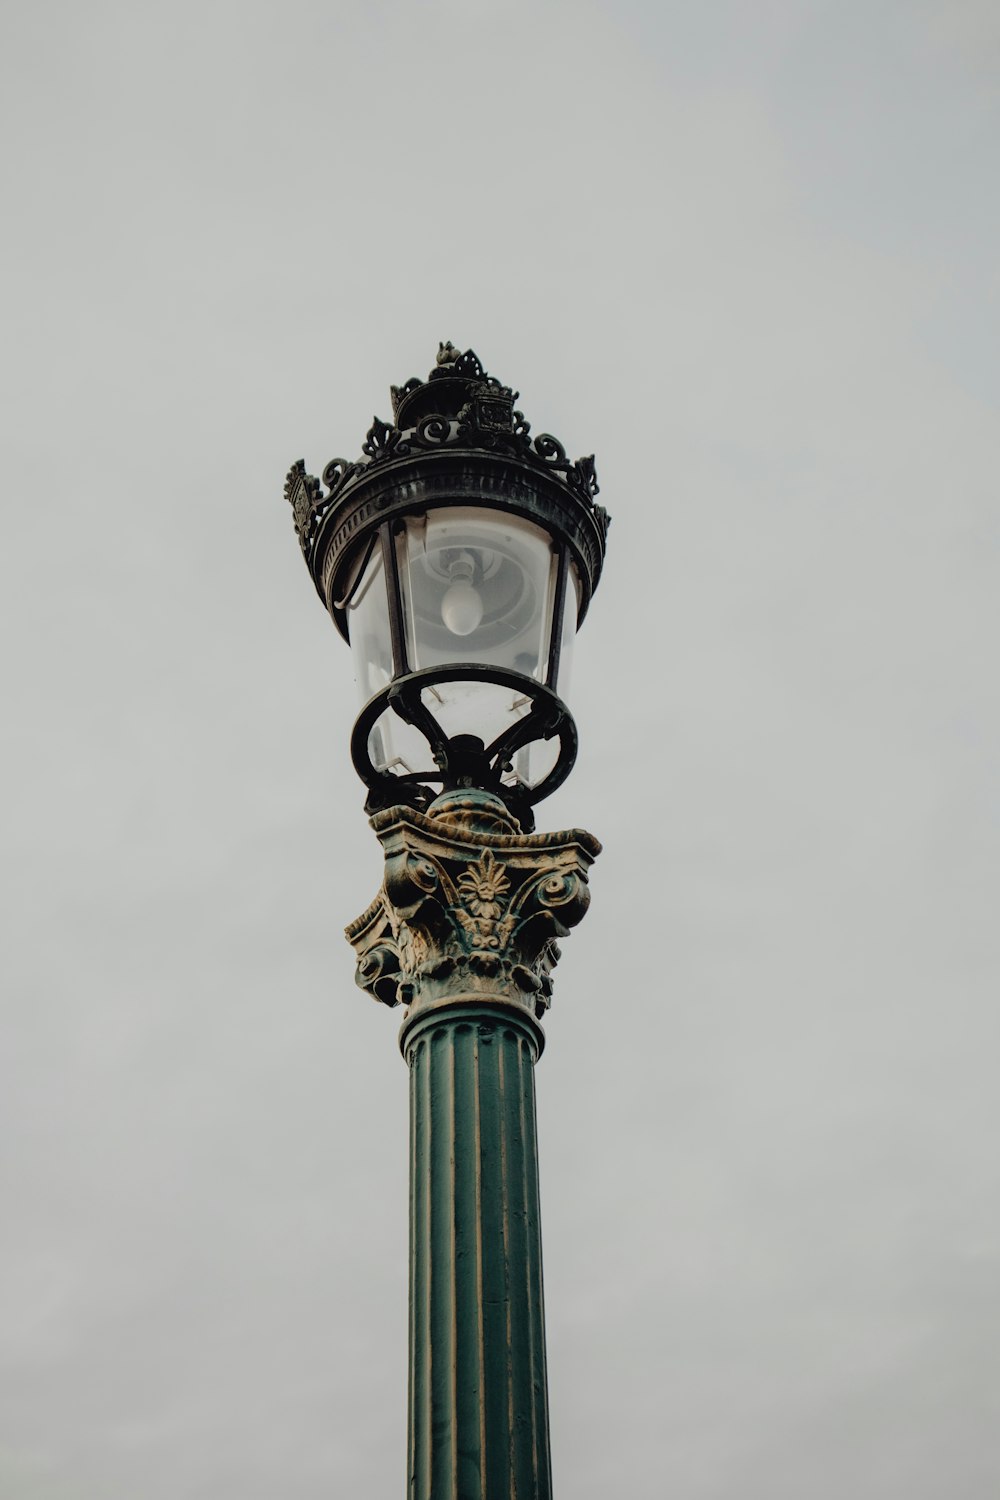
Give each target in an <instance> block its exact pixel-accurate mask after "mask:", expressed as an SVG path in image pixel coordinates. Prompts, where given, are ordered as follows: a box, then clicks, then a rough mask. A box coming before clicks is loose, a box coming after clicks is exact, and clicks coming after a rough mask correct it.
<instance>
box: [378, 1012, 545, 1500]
mask: <svg viewBox="0 0 1000 1500" xmlns="http://www.w3.org/2000/svg"><path fill="white" fill-rule="evenodd" d="M541 1043H542V1038H541V1032H540V1030H539V1028H538V1026H537V1024H536V1023H535V1022H534V1020H533V1019H532V1018H531V1017H530V1016H529V1015H528V1014H526V1013H525V1012H523V1011H521V1012H519V1011H517V1010H515V1009H514V1008H512V1007H506V1006H502V1005H496V1004H490V1003H488V1002H485V1003H484V1002H481V1001H476V1000H472V999H470V1000H469V1001H468V1002H466V1003H462V1002H459V1003H457V1004H454V1005H451V1006H447V1007H445V1008H442V1009H440V1010H434V1011H430V1012H424V1013H422V1014H417V1015H415V1016H414V1017H413V1019H412V1020H411V1022H410V1023H409V1024H408V1025H406V1026H405V1027H404V1030H403V1035H402V1037H401V1046H402V1048H403V1054H404V1056H405V1058H406V1060H407V1063H408V1065H409V1070H410V1150H411V1155H410V1379H409V1432H408V1462H409V1483H408V1492H407V1493H408V1500H550V1497H551V1493H552V1487H551V1478H550V1465H549V1423H548V1391H547V1383H546V1373H545V1321H544V1308H543V1302H542V1247H541V1225H540V1213H539V1197H538V1152H537V1142H536V1128H535V1087H534V1063H535V1060H536V1058H537V1056H538V1054H539V1051H540V1050H541Z"/></svg>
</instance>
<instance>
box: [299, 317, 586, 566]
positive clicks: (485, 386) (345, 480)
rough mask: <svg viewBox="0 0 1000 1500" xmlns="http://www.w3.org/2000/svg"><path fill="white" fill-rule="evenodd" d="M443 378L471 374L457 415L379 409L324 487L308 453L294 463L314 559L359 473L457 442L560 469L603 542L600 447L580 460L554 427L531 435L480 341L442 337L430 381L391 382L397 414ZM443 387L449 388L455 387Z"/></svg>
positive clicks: (330, 468) (328, 472) (305, 537)
mask: <svg viewBox="0 0 1000 1500" xmlns="http://www.w3.org/2000/svg"><path fill="white" fill-rule="evenodd" d="M442 379H445V380H448V381H450V382H451V384H452V386H453V385H454V384H455V382H456V381H458V380H462V381H464V382H466V386H465V392H464V393H463V394H462V397H461V399H462V402H463V404H462V405H461V408H460V409H458V410H456V408H455V407H452V408H451V411H452V413H453V414H451V415H449V414H448V411H447V410H445V411H438V412H435V413H432V414H429V415H424V416H422V417H421V418H420V420H419V421H418V422H417V423H416V425H415V426H414V427H412V428H409V427H408V428H400V427H397V426H395V424H394V423H390V422H383V421H382V420H381V419H380V418H379V417H375V418H374V419H373V421H372V425H371V427H369V429H368V432H367V434H366V436H365V441H364V444H363V445H362V453H363V457H362V458H361V459H360V461H358V462H355V463H352V462H349V461H348V460H347V459H343V458H334V459H331V460H330V462H329V463H328V464H327V466H326V468H325V469H324V470H323V482H324V484H325V485H326V486H327V493H326V494H325V495H324V494H323V492H322V489H321V487H320V483H319V480H317V479H315V478H313V477H312V475H309V474H306V472H305V465H304V463H303V461H302V460H299V461H298V463H297V464H295V465H293V468H292V470H291V471H290V473H289V476H288V479H287V481H286V484H285V495H286V497H287V498H288V499H289V501H290V502H291V505H292V515H293V519H294V522H295V529H296V531H297V532H298V536H299V541H300V542H301V544H302V550H303V552H304V553H305V556H306V559H307V561H308V560H309V558H310V557H311V555H312V551H313V544H314V541H315V538H316V534H317V532H318V529H319V522H320V521H321V520H322V517H323V515H324V514H325V513H326V511H327V510H328V509H329V507H330V505H331V504H332V502H333V501H334V500H335V499H337V498H338V496H339V495H340V494H341V493H342V491H343V490H345V489H346V488H347V487H348V486H350V484H351V483H352V481H354V480H355V479H357V478H359V477H360V476H361V475H363V474H365V473H367V472H369V471H370V470H371V468H372V467H373V466H374V465H380V464H383V463H387V462H389V461H391V460H393V459H401V458H407V457H412V456H413V454H414V453H419V452H420V451H439V450H441V449H443V448H445V447H449V446H452V445H453V446H455V447H459V448H461V447H466V448H473V449H480V450H484V451H491V452H495V453H507V454H510V455H511V456H513V457H516V458H519V459H521V460H522V461H526V462H528V463H530V464H533V465H535V466H537V467H539V468H541V469H543V470H545V471H546V472H548V473H550V474H555V475H558V477H559V478H560V479H561V480H562V482H563V483H564V484H565V485H566V486H567V488H568V489H570V490H571V491H572V492H573V494H574V495H575V496H576V497H577V498H578V499H579V500H581V501H582V503H583V505H584V506H585V507H586V509H587V510H588V511H589V512H590V513H591V515H592V516H593V518H594V521H595V523H596V525H597V528H598V530H599V532H600V534H601V540H602V542H603V540H604V538H605V537H606V535H607V529H608V520H609V518H608V513H607V511H606V510H605V509H604V507H603V506H600V505H597V504H596V503H595V497H596V496H597V494H598V493H599V490H600V486H599V485H598V483H597V472H596V469H595V467H594V458H593V455H590V456H588V457H586V458H579V459H577V460H576V461H575V462H574V461H573V460H571V459H569V458H568V457H567V456H566V450H565V448H564V447H563V445H562V443H560V441H559V439H558V438H555V437H553V436H552V434H551V433H548V432H541V433H539V434H538V435H537V437H535V438H532V436H531V425H530V423H529V422H528V421H527V420H526V419H525V417H524V414H523V412H520V411H516V410H515V409H514V402H515V401H516V400H517V399H518V392H517V391H515V390H512V389H511V387H510V386H506V385H503V384H501V382H500V381H499V380H498V379H497V378H496V377H495V376H493V375H487V374H486V372H485V371H484V369H483V366H482V362H481V361H480V359H479V357H478V355H477V354H476V353H475V351H474V350H473V349H466V351H465V352H464V354H463V353H460V352H459V351H458V349H456V348H455V346H454V344H450V343H447V344H441V345H440V347H439V349H438V355H437V364H436V367H435V369H434V370H432V372H431V374H430V376H429V377H428V381H426V382H425V381H422V380H420V379H418V378H417V377H416V376H414V377H413V378H412V379H410V380H407V381H405V382H404V384H403V385H401V386H393V387H392V388H391V395H392V408H393V416H394V417H396V416H397V415H398V413H399V410H400V407H401V405H402V403H403V401H404V399H405V398H406V397H407V396H409V395H411V394H412V393H413V392H414V391H416V390H418V389H419V388H420V387H422V386H424V385H426V384H430V385H431V386H433V383H434V382H435V381H438V380H442ZM441 389H442V391H444V390H447V389H448V387H447V385H446V386H443V387H441ZM460 389H461V388H460ZM443 399H444V398H443ZM444 404H445V406H447V402H446V401H445V402H444Z"/></svg>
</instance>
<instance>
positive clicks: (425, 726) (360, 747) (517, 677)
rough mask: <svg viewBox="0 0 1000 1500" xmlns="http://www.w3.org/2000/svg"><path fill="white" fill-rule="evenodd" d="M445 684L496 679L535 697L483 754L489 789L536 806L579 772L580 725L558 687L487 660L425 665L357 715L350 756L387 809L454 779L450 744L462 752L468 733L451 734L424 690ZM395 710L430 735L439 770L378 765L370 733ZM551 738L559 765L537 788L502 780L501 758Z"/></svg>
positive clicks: (398, 679)
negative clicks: (432, 784) (400, 771)
mask: <svg viewBox="0 0 1000 1500" xmlns="http://www.w3.org/2000/svg"><path fill="white" fill-rule="evenodd" d="M444 682H491V683H495V684H496V685H497V686H499V687H508V688H512V689H514V690H515V691H516V692H519V693H522V694H523V695H524V696H525V697H526V698H529V699H530V700H531V705H532V706H531V710H530V712H529V713H527V714H526V715H525V716H524V717H523V718H521V719H518V720H517V721H516V723H515V724H512V725H511V727H510V729H509V730H507V731H506V732H505V733H504V734H502V735H499V736H498V737H497V739H495V740H494V741H493V743H492V744H491V745H486V746H484V747H483V755H484V757H485V758H486V759H487V760H488V762H489V773H488V781H489V785H488V786H486V787H484V788H483V790H485V791H495V792H498V793H499V794H500V796H502V797H504V798H505V799H507V800H513V801H516V802H518V803H520V804H521V805H524V806H528V807H532V806H534V804H535V803H536V802H541V800H542V799H543V797H548V796H549V795H550V793H552V792H554V791H555V790H556V788H557V787H559V786H561V785H562V783H563V782H564V781H565V780H566V777H567V776H568V775H569V773H570V771H571V770H572V769H573V764H574V762H575V761H576V754H577V748H578V740H577V733H576V725H575V724H574V722H573V717H572V715H571V714H570V711H569V709H568V708H567V707H566V705H565V704H564V703H563V701H562V699H561V698H559V697H558V696H557V695H556V694H555V693H554V692H553V691H552V689H551V688H548V687H545V685H544V684H543V683H540V682H536V681H535V679H534V678H533V677H526V676H524V675H523V673H521V672H513V671H510V670H508V669H507V668H505V667H491V666H487V665H486V664H485V663H482V662H456V663H454V664H452V665H448V666H440V667H425V668H423V669H422V670H421V671H419V672H409V673H407V675H406V676H405V677H395V678H393V680H392V681H391V682H390V683H388V684H387V685H386V686H385V687H384V688H381V689H380V690H379V691H378V692H377V693H376V694H375V696H374V697H373V698H369V700H368V702H367V703H366V704H365V706H364V708H363V709H362V710H361V712H360V714H359V715H358V717H357V720H356V721H355V724H354V729H353V731H352V733H351V759H352V761H353V762H354V768H355V770H356V771H357V773H358V775H359V776H360V777H361V780H362V781H363V782H364V783H365V785H366V786H367V787H368V788H369V789H370V790H371V792H372V793H373V794H374V798H373V801H375V802H378V803H379V804H380V805H382V806H390V805H391V804H392V803H393V802H394V801H395V802H407V801H410V800H413V801H422V800H424V799H423V798H422V796H421V792H420V788H422V787H423V786H424V784H425V783H427V782H440V783H442V786H443V787H444V789H446V790H447V789H448V787H449V782H450V779H451V778H450V775H449V771H448V769H447V763H448V755H449V748H454V749H460V747H457V746H456V741H457V740H458V739H460V738H461V739H465V738H466V737H465V736H456V737H453V738H452V739H449V738H448V736H447V735H446V734H445V733H444V731H443V730H442V729H441V728H440V725H438V723H437V720H436V719H435V718H434V716H433V714H432V713H431V711H430V709H428V708H427V706H426V704H424V703H423V700H422V697H421V694H422V692H423V690H424V688H428V687H433V686H435V685H436V684H437V683H444ZM390 708H391V709H394V710H395V712H396V713H397V714H399V716H400V718H402V719H403V720H404V721H406V722H408V723H411V724H413V725H414V727H415V728H417V729H418V730H419V731H420V733H422V734H423V736H424V738H425V739H426V740H427V744H428V749H429V751H430V755H431V758H432V760H433V761H434V763H435V764H434V768H433V769H428V770H426V771H408V772H405V773H404V774H403V775H401V776H395V775H393V773H392V772H391V771H381V770H378V769H377V768H376V767H375V765H374V764H373V763H372V758H371V755H370V753H369V749H368V737H369V735H370V733H371V731H372V729H373V727H374V726H375V724H376V722H377V721H378V720H379V719H380V718H381V716H382V715H383V714H384V713H385V712H386V710H387V709H390ZM546 739H558V741H559V756H558V759H557V761H556V763H555V765H554V766H553V767H552V770H551V771H550V772H549V773H548V775H547V776H544V777H543V778H542V780H541V781H540V782H539V783H538V785H537V786H533V787H529V786H525V785H523V784H519V785H516V786H510V785H508V784H506V783H504V782H502V781H501V779H500V777H501V774H502V762H499V761H498V757H506V756H507V755H510V754H513V753H514V751H515V750H517V749H520V748H521V747H522V746H523V745H528V744H531V743H532V742H533V741H535V740H546ZM441 762H443V764H442V763H441ZM407 793H409V796H407Z"/></svg>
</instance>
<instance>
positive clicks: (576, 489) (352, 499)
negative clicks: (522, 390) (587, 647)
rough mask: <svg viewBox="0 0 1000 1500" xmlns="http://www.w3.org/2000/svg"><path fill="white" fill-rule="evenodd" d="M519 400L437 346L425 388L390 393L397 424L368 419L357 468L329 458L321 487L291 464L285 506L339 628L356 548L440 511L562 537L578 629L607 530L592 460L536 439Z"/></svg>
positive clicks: (408, 386) (450, 348)
mask: <svg viewBox="0 0 1000 1500" xmlns="http://www.w3.org/2000/svg"><path fill="white" fill-rule="evenodd" d="M518 394H519V393H518V392H517V391H514V390H512V389H511V387H510V386H508V385H504V384H503V383H502V382H501V381H500V380H498V379H497V378H496V377H495V376H493V375H489V374H487V372H486V371H485V370H484V368H483V365H482V363H481V361H480V360H479V358H478V356H477V355H476V353H475V351H474V350H472V349H466V350H465V351H464V352H460V351H459V350H458V349H457V348H456V347H455V346H454V344H452V343H442V344H440V345H439V346H438V352H437V357H436V360H435V365H434V368H433V369H432V370H431V371H430V373H429V374H428V376H427V377H426V379H424V380H421V379H420V378H419V377H417V376H414V377H412V378H411V379H410V380H407V381H406V382H405V383H404V384H403V385H401V386H392V387H390V397H391V401H392V413H393V419H392V421H391V422H385V421H383V420H381V418H379V417H377V416H376V417H375V418H374V419H373V421H372V425H371V427H369V429H368V432H367V433H366V435H365V440H364V443H363V444H362V451H361V456H360V457H359V458H357V459H355V460H348V459H344V458H334V459H331V460H330V462H329V463H328V464H327V465H326V467H325V468H324V470H323V474H322V480H320V479H317V478H315V477H314V476H313V475H311V474H309V473H307V471H306V467H305V462H304V460H302V459H299V460H298V462H297V463H295V464H293V465H292V467H291V469H290V470H289V472H288V477H287V479H286V481H285V498H286V499H287V500H288V501H289V503H290V504H291V507H292V516H293V519H294V523H295V530H296V532H297V533H298V537H299V542H300V544H301V547H302V552H303V556H304V557H305V560H306V563H307V565H308V567H309V570H310V572H311V574H312V576H313V580H314V582H315V584H316V588H317V591H318V592H319V594H320V597H321V598H322V599H323V601H324V604H325V605H326V606H327V608H328V609H330V610H331V612H332V613H333V614H334V618H335V620H337V623H338V624H341V622H340V620H339V619H338V617H337V610H336V604H335V601H336V598H337V579H338V575H339V574H340V572H341V568H342V565H343V563H344V561H345V558H346V555H347V554H348V553H350V552H352V551H353V549H354V546H355V543H356V542H358V541H359V540H361V539H362V537H363V536H364V534H365V533H366V532H369V531H370V530H372V529H373V528H375V527H377V526H378V525H380V524H381V522H382V521H384V520H387V519H391V518H393V517H395V516H398V515H403V514H407V513H412V512H413V511H415V510H419V509H421V508H422V507H424V506H426V505H440V504H451V505H454V504H474V505H482V506H488V507H493V508H496V509H501V510H510V511H513V512H515V513H517V514H520V515H523V516H525V517H527V518H528V519H531V520H535V521H538V522H540V523H541V524H543V525H545V526H547V527H548V528H549V529H550V530H551V531H553V532H554V533H556V534H558V535H560V536H563V537H564V538H565V540H566V541H567V542H568V543H569V545H570V547H571V549H572V551H573V553H574V555H575V556H576V559H577V562H578V565H579V568H580V572H581V583H582V585H583V598H582V601H581V608H580V618H581V619H582V618H583V615H584V613H585V612H586V608H587V604H588V603H589V600H590V595H591V593H592V592H593V589H594V588H595V587H596V585H597V581H598V578H599V576H600V572H601V567H602V564H603V561H604V549H605V543H606V538H607V530H608V525H609V520H610V518H609V516H608V513H607V511H606V510H605V509H604V507H603V506H602V505H599V504H598V502H597V498H596V497H597V494H598V492H599V486H598V483H597V473H596V470H595V467H594V458H593V455H590V456H588V457H585V458H578V459H570V458H568V457H567V455H566V450H565V448H564V447H563V445H562V443H560V442H559V440H558V439H557V438H555V437H553V436H552V435H551V434H550V433H547V432H542V433H538V434H537V435H535V436H533V435H532V433H531V426H530V424H529V423H528V421H527V420H526V418H525V417H524V414H523V413H522V412H521V411H519V410H517V408H516V406H515V402H516V401H517V399H518ZM341 628H342V629H343V626H342V625H341ZM344 633H345V634H346V632H344Z"/></svg>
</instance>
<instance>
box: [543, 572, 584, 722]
mask: <svg viewBox="0 0 1000 1500" xmlns="http://www.w3.org/2000/svg"><path fill="white" fill-rule="evenodd" d="M579 613H580V575H579V574H578V573H577V571H576V563H575V562H573V561H572V559H568V560H567V564H566V593H565V595H564V597H563V612H562V619H561V620H556V621H555V622H554V623H553V629H554V630H558V631H559V632H560V640H559V666H558V668H557V669H556V680H555V682H553V683H551V684H550V686H551V687H553V688H554V689H555V691H556V692H557V693H558V694H559V696H560V698H561V699H562V701H563V702H564V703H568V702H569V683H570V667H571V666H572V662H573V642H574V641H575V640H576V622H577V617H578V615H579Z"/></svg>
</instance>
